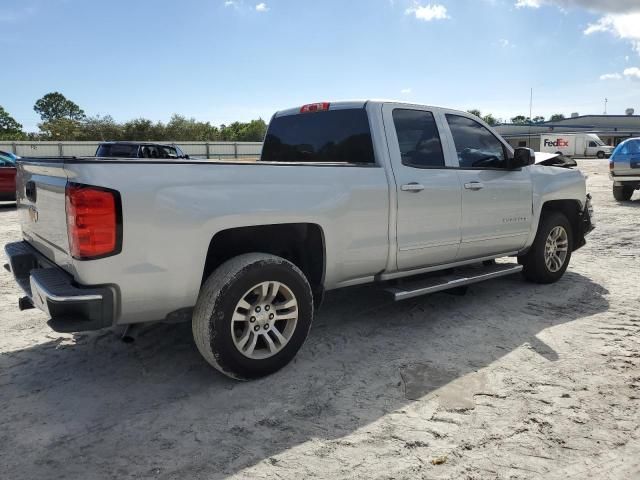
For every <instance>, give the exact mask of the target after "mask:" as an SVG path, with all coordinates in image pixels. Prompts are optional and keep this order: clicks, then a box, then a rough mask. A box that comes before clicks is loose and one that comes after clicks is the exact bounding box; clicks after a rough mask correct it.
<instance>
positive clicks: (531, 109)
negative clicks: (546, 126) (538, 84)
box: [527, 87, 533, 148]
mask: <svg viewBox="0 0 640 480" xmlns="http://www.w3.org/2000/svg"><path fill="white" fill-rule="evenodd" d="M532 116H533V87H531V96H530V97H529V143H528V145H527V146H528V147H529V148H531V123H532V122H533V119H532V118H531V117H532Z"/></svg>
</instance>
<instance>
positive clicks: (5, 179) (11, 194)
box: [0, 150, 20, 201]
mask: <svg viewBox="0 0 640 480" xmlns="http://www.w3.org/2000/svg"><path fill="white" fill-rule="evenodd" d="M18 158H20V157H18V156H16V155H14V154H13V153H9V152H3V151H2V150H0V201H14V200H15V199H16V160H17V159H18Z"/></svg>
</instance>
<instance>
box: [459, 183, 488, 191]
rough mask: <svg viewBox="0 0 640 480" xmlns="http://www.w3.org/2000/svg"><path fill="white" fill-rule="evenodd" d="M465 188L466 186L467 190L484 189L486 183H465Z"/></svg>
mask: <svg viewBox="0 0 640 480" xmlns="http://www.w3.org/2000/svg"><path fill="white" fill-rule="evenodd" d="M464 188H466V189H467V190H482V189H483V188H484V183H481V182H469V183H465V184H464Z"/></svg>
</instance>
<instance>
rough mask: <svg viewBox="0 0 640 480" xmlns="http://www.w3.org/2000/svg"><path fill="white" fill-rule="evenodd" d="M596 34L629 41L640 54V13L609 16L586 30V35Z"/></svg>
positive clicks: (612, 14)
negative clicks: (606, 34) (607, 34)
mask: <svg viewBox="0 0 640 480" xmlns="http://www.w3.org/2000/svg"><path fill="white" fill-rule="evenodd" d="M594 33H610V34H612V35H615V36H616V37H618V38H621V39H623V40H629V41H630V42H631V45H632V47H633V49H634V50H635V51H636V52H638V54H640V12H635V13H610V14H607V15H605V16H604V17H601V18H600V19H599V20H598V21H597V22H596V23H591V24H589V25H588V26H587V28H586V29H585V30H584V34H585V35H592V34H594Z"/></svg>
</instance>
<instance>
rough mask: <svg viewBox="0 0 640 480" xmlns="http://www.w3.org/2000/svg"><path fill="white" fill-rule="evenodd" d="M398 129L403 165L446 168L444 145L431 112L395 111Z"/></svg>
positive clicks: (395, 121)
mask: <svg viewBox="0 0 640 480" xmlns="http://www.w3.org/2000/svg"><path fill="white" fill-rule="evenodd" d="M393 124H394V125H395V127H396V134H397V136H398V143H399V145H400V155H401V157H402V164H403V165H406V166H408V167H415V168H444V155H443V153H442V143H441V142H440V135H439V134H438V127H437V126H436V121H435V119H434V118H433V114H432V113H431V112H423V111H420V110H407V109H395V110H394V111H393Z"/></svg>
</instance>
